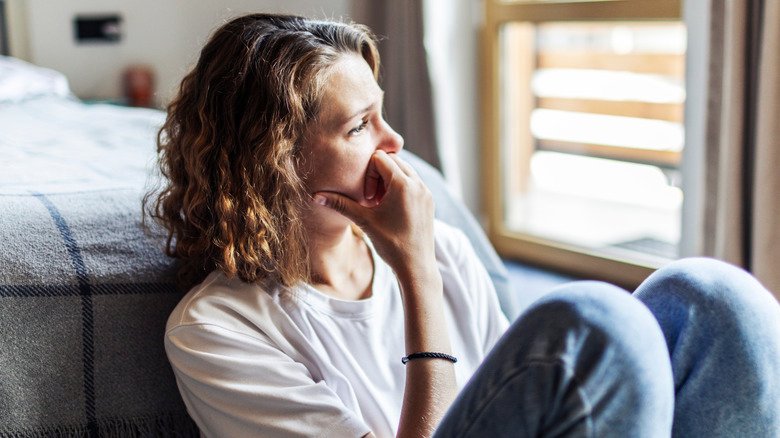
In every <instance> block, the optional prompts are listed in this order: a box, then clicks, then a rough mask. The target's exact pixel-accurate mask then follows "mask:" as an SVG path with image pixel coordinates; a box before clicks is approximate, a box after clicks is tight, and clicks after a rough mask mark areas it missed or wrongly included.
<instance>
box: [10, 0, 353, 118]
mask: <svg viewBox="0 0 780 438" xmlns="http://www.w3.org/2000/svg"><path fill="white" fill-rule="evenodd" d="M11 3H13V6H12V8H13V9H14V10H20V9H22V11H20V12H18V13H16V15H15V16H14V17H10V18H11V22H10V26H9V27H10V28H11V32H12V35H15V40H16V41H19V42H20V44H19V45H20V47H26V53H20V54H19V56H20V57H24V58H25V59H27V60H29V61H31V62H33V63H35V64H38V65H41V66H45V67H50V68H53V69H56V70H58V71H61V72H62V73H64V74H65V75H66V76H67V77H68V79H69V80H70V85H71V88H72V90H73V91H74V93H76V95H77V96H79V97H82V98H114V97H119V96H121V94H122V88H121V74H122V70H123V68H124V67H125V66H127V65H130V64H135V63H140V64H150V65H152V66H153V67H154V69H155V71H156V81H157V87H156V90H157V94H156V97H157V102H158V104H164V103H165V102H167V101H168V100H169V99H170V97H171V96H172V94H173V93H174V91H175V90H176V88H177V87H178V84H179V82H180V80H181V78H182V77H183V76H184V74H185V73H186V72H187V71H188V69H189V66H190V65H191V64H192V63H194V62H195V60H196V59H197V55H198V52H199V51H200V48H201V47H202V46H203V44H204V43H205V41H206V39H207V38H208V36H209V35H210V33H211V31H212V30H214V29H215V28H216V27H217V26H218V25H219V24H220V23H222V22H223V21H224V20H225V19H226V18H229V17H233V16H236V15H239V14H243V13H247V12H285V13H294V14H300V15H306V16H311V17H316V18H322V17H336V18H338V17H342V16H347V15H348V10H349V0H221V1H191V0H132V1H127V0H68V1H51V0H15V1H13V0H12V2H11ZM105 13H111V14H114V13H118V14H119V15H121V17H122V25H121V27H122V39H121V41H120V42H119V43H118V44H95V43H90V44H76V42H75V39H74V37H73V19H74V17H75V16H76V15H80V14H83V15H87V14H105ZM17 17H23V18H22V19H26V21H27V22H26V23H19V20H20V18H17ZM14 20H15V21H16V22H14ZM25 27H26V32H24V31H22V33H21V34H19V33H17V31H16V29H24V28H25Z"/></svg>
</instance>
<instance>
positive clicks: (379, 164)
mask: <svg viewBox="0 0 780 438" xmlns="http://www.w3.org/2000/svg"><path fill="white" fill-rule="evenodd" d="M364 191H365V193H364V196H365V198H366V199H368V200H369V201H371V202H373V205H370V206H363V205H361V204H360V203H358V202H356V201H354V200H352V199H350V198H348V197H346V196H344V195H342V194H340V193H334V192H318V193H316V194H315V197H314V200H315V202H317V203H319V204H321V205H325V206H327V207H330V208H332V209H333V210H336V211H337V212H339V213H341V214H342V215H344V216H346V217H347V218H348V219H350V220H351V221H353V222H354V223H355V224H356V225H357V226H359V227H360V228H361V229H362V230H363V231H365V233H366V234H368V236H369V237H370V238H371V241H372V242H373V244H374V247H375V248H376V250H377V252H378V253H379V255H380V256H381V257H382V258H383V259H384V260H385V261H386V262H387V264H389V265H390V267H391V268H393V270H394V271H395V272H396V275H398V276H399V277H402V276H407V275H409V276H412V277H417V276H420V275H426V274H430V273H431V272H430V270H431V269H436V260H435V254H434V243H433V211H434V203H433V197H432V196H431V193H430V191H429V190H428V188H427V187H426V186H425V184H424V183H423V182H422V180H421V179H420V177H419V176H418V175H417V173H416V172H415V171H414V169H412V167H411V166H410V165H409V164H407V163H406V162H404V161H403V160H401V159H400V158H399V157H398V156H397V155H396V154H388V153H386V152H384V151H382V150H379V151H377V152H375V153H374V155H373V156H372V157H371V161H370V162H369V165H368V171H367V172H366V181H365V188H364Z"/></svg>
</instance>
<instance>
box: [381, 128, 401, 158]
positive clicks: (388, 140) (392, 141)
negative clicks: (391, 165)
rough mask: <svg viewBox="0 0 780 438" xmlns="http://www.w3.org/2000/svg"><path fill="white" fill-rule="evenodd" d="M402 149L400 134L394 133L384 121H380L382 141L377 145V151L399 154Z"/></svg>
mask: <svg viewBox="0 0 780 438" xmlns="http://www.w3.org/2000/svg"><path fill="white" fill-rule="evenodd" d="M403 148H404V138H403V137H401V134H399V133H397V132H395V130H393V128H391V127H390V125H388V124H387V122H385V121H384V120H383V121H382V140H381V142H380V144H379V149H382V150H383V151H385V152H387V153H395V152H400V151H401V149H403Z"/></svg>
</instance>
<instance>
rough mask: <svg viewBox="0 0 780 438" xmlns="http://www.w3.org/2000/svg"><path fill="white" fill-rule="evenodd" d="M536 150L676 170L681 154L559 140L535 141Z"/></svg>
mask: <svg viewBox="0 0 780 438" xmlns="http://www.w3.org/2000/svg"><path fill="white" fill-rule="evenodd" d="M536 144H537V148H538V149H539V150H543V151H552V152H564V153H569V154H577V155H586V156H589V157H598V158H609V159H613V160H621V161H630V162H634V163H643V164H652V165H656V166H659V167H666V168H677V167H679V165H680V159H681V158H682V153H681V152H678V151H657V150H652V149H640V148H631V147H623V146H609V145H599V144H589V143H575V142H569V141H561V140H546V139H540V140H537V143H536Z"/></svg>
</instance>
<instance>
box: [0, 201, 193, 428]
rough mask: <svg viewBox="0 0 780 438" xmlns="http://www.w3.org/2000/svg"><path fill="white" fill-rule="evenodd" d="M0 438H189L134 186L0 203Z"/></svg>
mask: <svg viewBox="0 0 780 438" xmlns="http://www.w3.org/2000/svg"><path fill="white" fill-rule="evenodd" d="M0 241H2V242H3V243H4V250H3V251H2V252H0V266H2V269H1V270H0V316H1V317H2V324H0V345H1V346H2V348H1V349H0V370H2V375H3V378H2V379H0V436H20V437H21V436H117V437H126V436H145V437H158V436H197V428H196V427H195V426H194V424H193V423H192V421H191V420H190V419H189V417H188V416H187V414H186V410H185V408H184V406H183V403H182V402H181V399H180V398H179V394H178V391H177V388H176V384H175V380H174V378H173V374H172V372H171V369H170V366H169V365H168V362H167V359H166V357H165V352H164V349H163V343H162V334H163V331H164V327H165V321H166V319H167V317H168V314H169V313H170V311H171V310H172V309H173V307H174V306H175V305H176V303H177V302H178V299H179V297H180V295H179V294H178V293H177V291H176V288H175V287H174V286H173V284H172V266H171V261H170V260H168V259H167V258H166V257H165V256H164V255H163V254H162V252H161V250H160V246H159V242H160V240H159V239H156V238H155V237H154V236H151V235H150V234H149V233H146V232H144V231H143V230H142V229H141V224H140V197H139V193H138V192H137V191H133V190H110V191H98V192H82V193H70V194H48V195H47V194H41V193H35V194H28V195H10V196H0Z"/></svg>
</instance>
